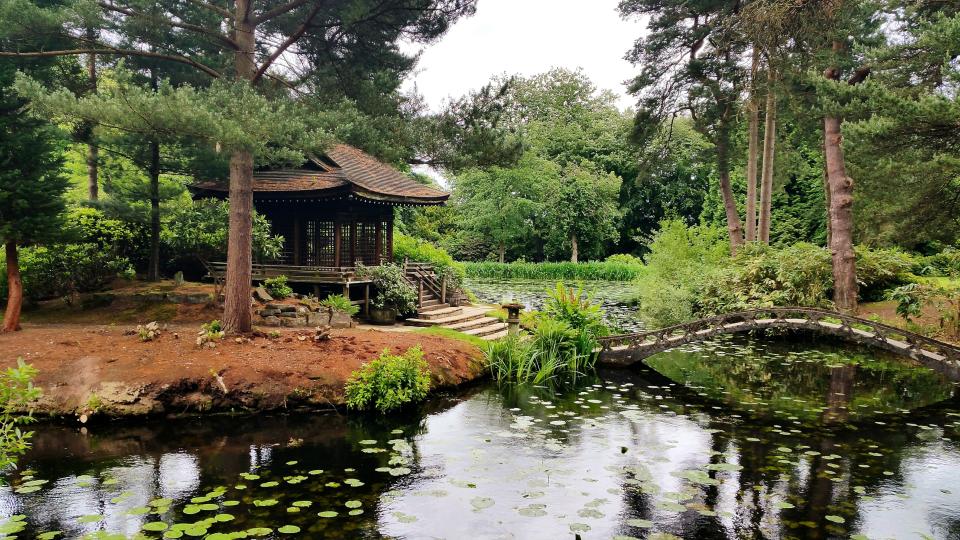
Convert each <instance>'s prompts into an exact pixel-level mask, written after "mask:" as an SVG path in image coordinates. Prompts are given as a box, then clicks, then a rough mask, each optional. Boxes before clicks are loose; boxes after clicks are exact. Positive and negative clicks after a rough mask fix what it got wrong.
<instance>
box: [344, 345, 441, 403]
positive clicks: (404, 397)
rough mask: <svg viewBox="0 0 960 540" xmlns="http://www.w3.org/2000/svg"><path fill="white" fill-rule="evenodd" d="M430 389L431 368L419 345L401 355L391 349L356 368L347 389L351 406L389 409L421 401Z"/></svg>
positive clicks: (347, 398) (347, 399)
mask: <svg viewBox="0 0 960 540" xmlns="http://www.w3.org/2000/svg"><path fill="white" fill-rule="evenodd" d="M429 391H430V369H429V366H428V365H427V362H426V361H425V360H424V359H423V351H422V350H421V349H420V347H419V346H418V347H411V348H410V349H407V351H406V352H405V353H403V354H402V355H394V354H390V351H389V349H388V350H384V351H383V353H382V354H381V355H380V356H379V357H378V358H376V359H375V360H373V361H372V362H370V363H368V364H364V365H363V366H362V367H361V368H360V369H358V370H356V371H354V372H353V373H352V374H351V375H350V379H349V380H347V385H346V388H345V393H346V401H347V406H348V407H349V408H351V409H358V410H370V409H376V410H377V411H380V412H389V411H392V410H395V409H399V408H400V407H402V406H404V405H406V404H408V403H415V402H417V401H421V400H423V399H424V398H426V397H427V393H428V392H429Z"/></svg>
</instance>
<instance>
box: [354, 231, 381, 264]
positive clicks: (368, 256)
mask: <svg viewBox="0 0 960 540" xmlns="http://www.w3.org/2000/svg"><path fill="white" fill-rule="evenodd" d="M356 258H357V260H359V261H361V262H363V264H366V265H368V266H376V265H378V264H380V261H378V260H377V224H376V223H371V222H358V223H357V252H356Z"/></svg>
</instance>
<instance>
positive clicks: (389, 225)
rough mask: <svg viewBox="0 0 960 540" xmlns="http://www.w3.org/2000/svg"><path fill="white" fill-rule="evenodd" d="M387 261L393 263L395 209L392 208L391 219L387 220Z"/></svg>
mask: <svg viewBox="0 0 960 540" xmlns="http://www.w3.org/2000/svg"><path fill="white" fill-rule="evenodd" d="M387 260H388V261H390V262H393V207H392V206H391V207H390V217H389V219H387Z"/></svg>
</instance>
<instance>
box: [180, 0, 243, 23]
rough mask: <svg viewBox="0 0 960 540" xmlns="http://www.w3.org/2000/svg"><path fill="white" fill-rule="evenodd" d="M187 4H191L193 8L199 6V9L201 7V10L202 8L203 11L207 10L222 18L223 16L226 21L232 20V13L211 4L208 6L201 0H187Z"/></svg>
mask: <svg viewBox="0 0 960 540" xmlns="http://www.w3.org/2000/svg"><path fill="white" fill-rule="evenodd" d="M187 2H190V3H191V4H193V5H195V6H199V7H202V8H204V9H208V10H210V11H212V12H214V13H217V14H220V15H223V16H224V17H225V18H227V19H233V13H230V12H229V11H227V10H225V9H223V8H222V7H219V6H215V5H213V4H208V3H206V2H204V1H203V0H187Z"/></svg>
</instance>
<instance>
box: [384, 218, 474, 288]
mask: <svg viewBox="0 0 960 540" xmlns="http://www.w3.org/2000/svg"><path fill="white" fill-rule="evenodd" d="M393 259H394V261H396V262H397V263H398V264H400V263H403V261H404V260H410V261H413V262H422V263H430V264H431V265H433V268H434V271H435V272H436V274H437V277H438V278H446V280H447V291H449V292H451V293H456V292H462V291H463V290H464V288H463V279H464V278H465V277H466V270H465V269H464V266H463V263H459V262H456V261H454V260H453V257H451V256H450V254H449V253H447V251H446V250H444V249H443V248H440V247H437V246H435V245H433V244H431V243H430V242H426V241H424V240H420V239H418V238H413V237H411V236H407V235H405V234H402V233H397V234H395V235H394V236H393Z"/></svg>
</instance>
